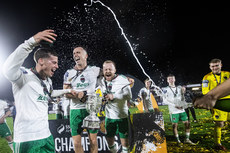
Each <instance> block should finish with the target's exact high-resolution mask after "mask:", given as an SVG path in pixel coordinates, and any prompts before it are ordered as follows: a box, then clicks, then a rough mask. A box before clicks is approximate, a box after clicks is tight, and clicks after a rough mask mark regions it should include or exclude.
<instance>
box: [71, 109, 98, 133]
mask: <svg viewBox="0 0 230 153" xmlns="http://www.w3.org/2000/svg"><path fill="white" fill-rule="evenodd" d="M88 115H89V113H88V112H87V111H86V109H71V110H70V128H71V135H72V136H76V135H81V133H82V131H83V130H84V129H83V128H82V127H81V126H82V123H83V119H84V118H85V117H86V116H88ZM88 132H89V133H97V132H98V130H88Z"/></svg>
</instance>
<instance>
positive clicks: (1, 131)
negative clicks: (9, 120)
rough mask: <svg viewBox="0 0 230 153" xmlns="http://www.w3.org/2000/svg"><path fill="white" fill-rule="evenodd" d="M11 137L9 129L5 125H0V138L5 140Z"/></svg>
mask: <svg viewBox="0 0 230 153" xmlns="http://www.w3.org/2000/svg"><path fill="white" fill-rule="evenodd" d="M10 135H11V132H10V129H9V127H8V125H7V124H6V123H2V124H0V136H1V137H3V138H5V137H8V136H10Z"/></svg>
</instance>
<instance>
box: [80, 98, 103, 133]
mask: <svg viewBox="0 0 230 153" xmlns="http://www.w3.org/2000/svg"><path fill="white" fill-rule="evenodd" d="M101 103H102V97H100V96H99V95H98V94H93V95H88V98H87V101H86V110H87V112H88V113H89V115H88V116H86V117H85V118H84V120H83V124H82V128H86V129H100V119H99V118H98V117H97V113H98V112H99V111H100V107H101Z"/></svg>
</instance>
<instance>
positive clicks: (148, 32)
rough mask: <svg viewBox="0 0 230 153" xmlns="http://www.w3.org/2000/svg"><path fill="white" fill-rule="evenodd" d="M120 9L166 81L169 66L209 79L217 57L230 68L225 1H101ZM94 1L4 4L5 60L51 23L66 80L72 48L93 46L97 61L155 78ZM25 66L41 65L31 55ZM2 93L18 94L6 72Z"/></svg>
mask: <svg viewBox="0 0 230 153" xmlns="http://www.w3.org/2000/svg"><path fill="white" fill-rule="evenodd" d="M101 2H103V3H104V4H105V5H107V6H109V7H110V8H111V9H112V10H113V11H114V13H115V14H116V16H117V19H118V20H119V22H120V24H121V27H122V28H123V30H124V33H125V35H126V37H127V38H128V40H129V41H130V43H131V45H132V48H133V49H134V52H135V55H136V56H137V58H138V59H139V61H140V63H141V64H142V66H143V68H144V69H145V72H146V73H147V74H148V75H149V76H150V77H151V78H152V79H153V81H154V82H155V83H156V85H159V86H165V85H166V80H165V77H166V76H167V75H168V74H169V73H173V74H174V75H175V76H176V79H177V82H176V83H177V84H181V85H186V84H189V83H190V84H191V83H201V80H202V78H203V76H204V75H205V74H207V73H208V72H209V71H210V70H209V65H208V63H209V61H210V60H211V59H212V58H220V59H222V61H223V70H227V71H229V69H230V61H229V60H228V51H229V50H230V47H229V44H230V43H229V40H230V39H229V36H228V35H229V24H228V22H229V21H228V20H229V14H230V11H229V8H227V6H228V5H227V4H224V3H223V2H218V3H217V2H210V1H207V2H206V1H202V3H201V2H200V1H182V0H179V1H173V0H101ZM85 3H87V4H90V1H79V0H78V1H77V0H76V1H70V0H69V1H60V2H57V1H53V0H51V1H29V2H27V3H26V2H20V3H19V2H17V3H15V2H10V1H4V2H1V4H0V56H1V57H0V65H2V63H3V62H4V60H5V59H6V58H7V56H8V55H9V54H10V53H11V52H13V50H14V49H15V48H16V47H17V46H18V45H20V44H21V43H22V42H23V41H24V40H25V39H28V38H29V37H31V36H33V35H34V34H36V33H37V32H39V31H42V30H45V29H47V28H51V29H54V30H55V32H56V33H57V35H58V38H57V41H56V42H55V43H54V46H53V47H54V49H55V50H56V51H57V52H58V53H59V55H60V56H59V67H60V68H59V70H58V71H56V74H55V75H54V77H53V83H54V86H55V88H61V87H62V81H63V74H64V72H65V71H66V70H67V69H69V68H71V67H72V66H73V65H74V62H73V60H72V47H74V46H76V45H83V46H85V47H86V48H87V49H88V53H89V56H90V58H89V62H88V63H89V65H96V66H100V67H101V65H102V63H103V61H105V60H107V59H111V60H113V61H115V63H116V66H117V71H118V73H122V74H126V75H132V76H134V77H136V78H138V79H139V80H141V81H143V80H145V79H146V78H147V77H146V76H145V75H144V74H143V72H142V70H141V68H140V66H139V65H138V64H137V62H136V59H135V58H134V56H133V55H132V52H131V50H130V48H129V46H128V44H127V42H126V40H125V39H124V37H123V36H122V35H121V30H120V29H119V28H118V25H117V23H116V21H115V19H114V17H113V15H112V13H111V12H110V11H109V10H108V9H107V8H105V7H103V6H102V5H101V4H100V3H93V5H92V6H85V5H84V4H85ZM24 66H26V67H33V66H34V62H33V60H32V54H31V56H30V57H29V58H28V59H27V60H26V61H25V64H24ZM0 83H1V84H2V88H1V89H0V99H8V100H13V97H12V91H11V85H10V83H9V82H8V81H7V80H6V79H5V78H4V77H3V75H2V72H0Z"/></svg>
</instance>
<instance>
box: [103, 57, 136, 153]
mask: <svg viewBox="0 0 230 153" xmlns="http://www.w3.org/2000/svg"><path fill="white" fill-rule="evenodd" d="M103 74H104V78H103V80H102V87H103V90H102V91H103V94H104V96H105V99H106V100H107V101H108V104H107V105H106V107H105V128H106V139H107V142H108V145H109V148H110V151H111V152H112V153H116V152H117V146H116V144H115V143H114V140H115V138H114V136H115V135H116V132H118V133H119V136H120V139H121V145H122V152H123V153H128V149H129V147H128V146H129V142H128V133H129V128H128V106H127V101H129V100H130V99H131V97H132V93H131V89H130V82H129V81H128V78H127V77H125V76H123V75H117V74H116V67H115V63H114V62H113V61H110V60H107V61H105V62H104V63H103Z"/></svg>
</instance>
